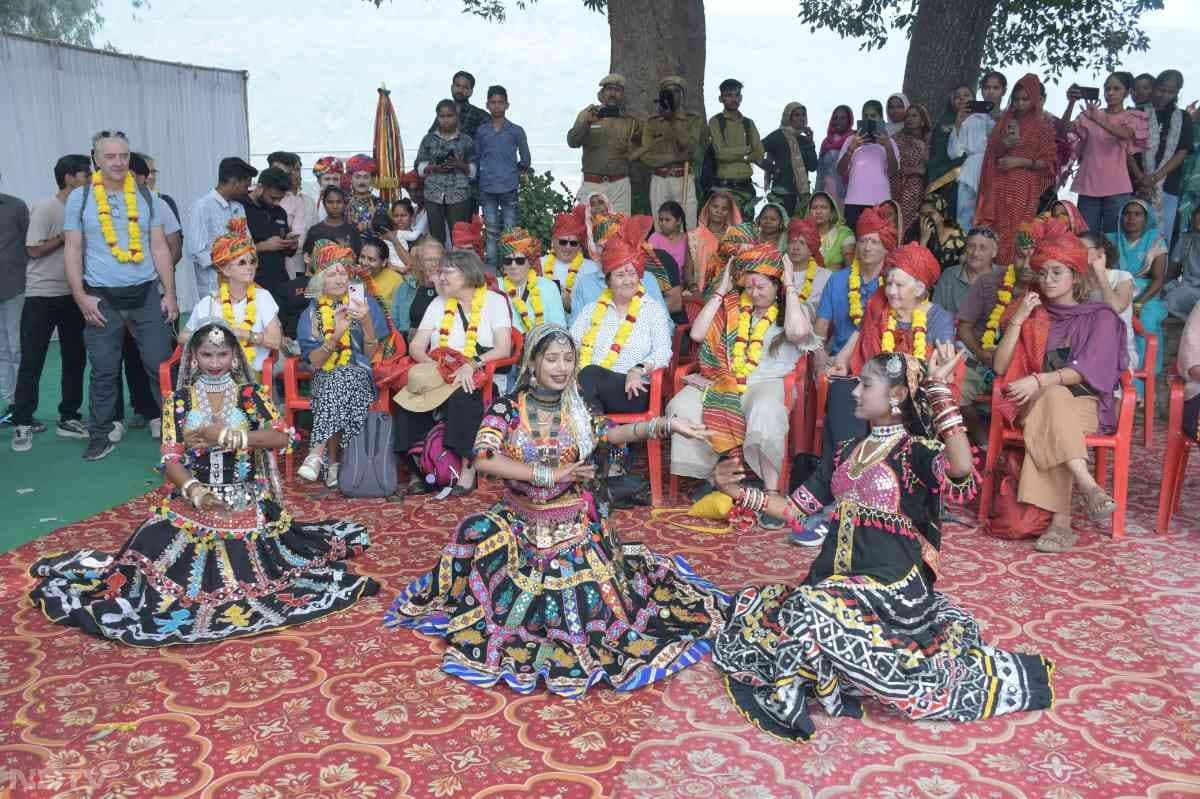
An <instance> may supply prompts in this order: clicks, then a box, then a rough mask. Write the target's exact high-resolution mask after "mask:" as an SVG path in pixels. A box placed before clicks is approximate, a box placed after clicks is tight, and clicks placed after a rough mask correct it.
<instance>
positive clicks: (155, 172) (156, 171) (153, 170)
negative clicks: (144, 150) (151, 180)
mask: <svg viewBox="0 0 1200 799" xmlns="http://www.w3.org/2000/svg"><path fill="white" fill-rule="evenodd" d="M150 174H151V175H157V174H158V170H157V169H151V170H150Z"/></svg>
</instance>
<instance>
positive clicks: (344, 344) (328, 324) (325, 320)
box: [317, 294, 351, 372]
mask: <svg viewBox="0 0 1200 799" xmlns="http://www.w3.org/2000/svg"><path fill="white" fill-rule="evenodd" d="M338 304H339V305H344V304H345V303H344V302H341V303H338ZM317 309H318V310H319V311H320V316H321V336H322V338H324V339H325V344H326V346H327V347H328V346H331V345H332V343H333V329H334V323H333V300H331V299H330V298H329V297H328V296H326V295H324V294H322V295H321V299H319V300H317ZM350 349H351V343H350V328H349V327H347V328H346V332H345V333H342V338H341V339H340V340H339V341H338V342H337V350H336V351H335V352H334V353H333V354H332V355H330V356H329V357H328V358H326V359H325V363H323V364H321V368H322V369H323V370H325V371H326V372H332V371H333V370H334V369H336V368H338V367H339V366H345V365H346V364H348V363H350Z"/></svg>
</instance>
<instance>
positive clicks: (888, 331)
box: [879, 303, 929, 361]
mask: <svg viewBox="0 0 1200 799" xmlns="http://www.w3.org/2000/svg"><path fill="white" fill-rule="evenodd" d="M928 312H929V304H928V303H922V304H921V305H919V306H917V307H916V308H914V309H913V317H912V333H913V351H912V355H913V357H914V358H916V359H917V360H918V361H923V360H925V353H926V349H927V348H926V343H925V331H926V327H925V322H926V320H927V316H928ZM896 324H897V319H896V309H894V308H889V309H888V321H887V327H886V328H884V331H883V336H882V338H881V341H880V342H879V348H880V349H881V350H882V351H883V352H895V351H896Z"/></svg>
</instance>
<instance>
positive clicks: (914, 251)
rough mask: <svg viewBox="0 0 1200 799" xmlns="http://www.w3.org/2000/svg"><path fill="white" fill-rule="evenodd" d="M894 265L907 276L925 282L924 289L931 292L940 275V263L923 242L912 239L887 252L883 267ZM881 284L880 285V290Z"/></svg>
mask: <svg viewBox="0 0 1200 799" xmlns="http://www.w3.org/2000/svg"><path fill="white" fill-rule="evenodd" d="M887 267H895V268H897V269H899V270H900V271H901V272H903V273H904V274H906V275H908V276H909V277H911V278H913V279H915V280H919V281H921V282H922V283H924V284H925V290H926V291H927V292H928V293H930V294H932V293H933V286H934V284H935V283H937V282H938V278H939V277H941V275H942V268H941V265H940V264H938V260H937V258H934V257H933V253H931V252H930V251H929V248H928V247H926V246H924V245H923V244H918V243H917V242H915V241H913V242H910V243H908V244H901V245H900V246H899V247H897V248H896V249H894V250H892V251H891V252H890V253H888V257H887V260H886V261H884V268H885V269H886V268H887ZM882 288H883V286H880V289H881V290H882Z"/></svg>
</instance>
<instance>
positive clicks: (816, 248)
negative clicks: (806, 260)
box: [788, 217, 825, 269]
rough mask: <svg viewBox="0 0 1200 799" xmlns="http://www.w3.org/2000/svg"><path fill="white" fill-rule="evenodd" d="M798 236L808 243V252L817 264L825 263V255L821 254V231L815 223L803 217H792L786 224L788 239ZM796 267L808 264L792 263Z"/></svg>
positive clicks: (822, 264) (799, 267)
mask: <svg viewBox="0 0 1200 799" xmlns="http://www.w3.org/2000/svg"><path fill="white" fill-rule="evenodd" d="M798 236H802V237H803V238H804V243H805V244H807V245H808V254H809V257H811V258H812V259H813V260H814V261H816V262H817V265H818V266H824V265H825V256H824V255H822V254H821V231H820V230H819V229H818V228H817V223H816V222H814V221H812V220H811V219H809V218H808V217H805V218H803V219H793V220H792V221H791V222H790V223H789V224H788V239H789V240H790V239H794V238H796V237H798ZM793 265H794V266H795V267H796V268H797V269H804V268H806V267H807V266H808V264H793Z"/></svg>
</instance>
